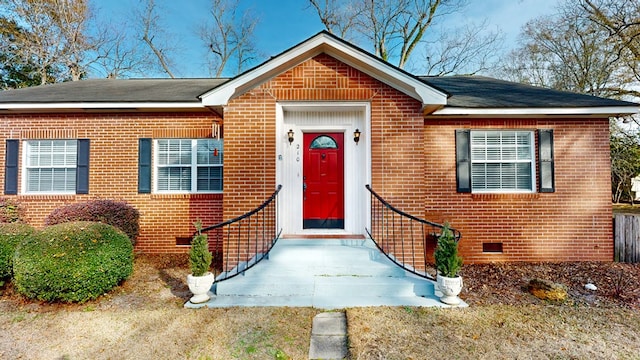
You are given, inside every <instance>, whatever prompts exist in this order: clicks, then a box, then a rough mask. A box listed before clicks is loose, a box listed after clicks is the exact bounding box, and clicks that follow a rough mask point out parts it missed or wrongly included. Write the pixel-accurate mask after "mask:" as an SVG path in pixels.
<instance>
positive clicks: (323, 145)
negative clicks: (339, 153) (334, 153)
mask: <svg viewBox="0 0 640 360" xmlns="http://www.w3.org/2000/svg"><path fill="white" fill-rule="evenodd" d="M337 148H338V144H337V143H336V141H335V140H333V138H332V137H330V136H327V135H320V136H318V137H317V138H315V139H313V141H312V142H311V145H310V146H309V149H337Z"/></svg>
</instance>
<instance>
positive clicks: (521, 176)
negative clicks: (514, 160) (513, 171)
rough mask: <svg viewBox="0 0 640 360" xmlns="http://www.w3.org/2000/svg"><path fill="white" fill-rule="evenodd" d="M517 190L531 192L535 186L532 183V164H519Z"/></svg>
mask: <svg viewBox="0 0 640 360" xmlns="http://www.w3.org/2000/svg"><path fill="white" fill-rule="evenodd" d="M517 169H518V170H517V171H518V174H517V181H518V186H517V188H518V189H520V190H531V189H533V184H532V183H531V163H519V164H517Z"/></svg>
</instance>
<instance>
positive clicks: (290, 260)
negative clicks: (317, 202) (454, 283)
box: [185, 239, 467, 309]
mask: <svg viewBox="0 0 640 360" xmlns="http://www.w3.org/2000/svg"><path fill="white" fill-rule="evenodd" d="M434 285H435V283H434V282H433V281H429V280H426V279H423V278H420V277H418V276H415V275H413V274H410V273H408V272H406V271H404V270H402V269H401V268H399V267H398V266H396V265H395V264H393V263H392V262H391V261H390V260H389V259H387V258H386V256H385V255H384V254H382V253H381V252H380V251H379V250H378V249H377V247H376V246H375V244H374V243H373V241H371V240H370V239H366V240H365V239H346V240H345V239H339V240H338V239H331V240H324V239H323V240H316V239H314V240H310V239H280V240H279V241H278V243H277V244H276V245H275V246H274V248H273V249H272V251H271V253H270V254H269V259H268V260H263V261H261V262H260V263H258V264H257V265H256V266H254V267H253V268H251V269H249V270H248V271H247V272H246V273H245V275H241V276H237V277H235V278H232V279H229V280H226V281H222V282H220V283H219V284H216V285H214V287H215V288H214V289H212V290H213V291H214V292H216V293H217V295H216V296H213V297H212V298H211V300H210V301H209V302H207V303H205V304H191V303H189V302H187V303H186V304H185V307H189V308H195V307H202V306H208V307H232V306H290V307H315V308H321V309H341V308H348V307H363V306H384V305H388V306H438V307H449V306H448V305H445V304H443V303H441V302H440V299H439V298H438V297H437V296H436V293H435V287H434ZM460 306H467V304H466V303H464V302H462V303H461V305H460Z"/></svg>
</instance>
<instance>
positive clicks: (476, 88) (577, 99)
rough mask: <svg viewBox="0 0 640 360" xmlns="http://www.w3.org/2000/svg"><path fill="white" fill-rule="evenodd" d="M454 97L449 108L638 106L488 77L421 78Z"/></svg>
mask: <svg viewBox="0 0 640 360" xmlns="http://www.w3.org/2000/svg"><path fill="white" fill-rule="evenodd" d="M420 79H421V80H422V81H424V82H426V83H427V84H429V85H431V86H433V87H435V88H438V89H440V90H442V91H444V92H446V93H448V94H449V95H450V97H449V98H448V99H447V106H452V107H462V108H479V109H482V108H576V107H606V106H637V104H634V103H631V102H627V101H619V100H612V99H605V98H600V97H596V96H591V95H584V94H576V93H571V92H566V91H558V90H552V89H547V88H542V87H535V86H530V85H524V84H519V83H513V82H509V81H504V80H498V79H493V78H489V77H484V76H441V77H420Z"/></svg>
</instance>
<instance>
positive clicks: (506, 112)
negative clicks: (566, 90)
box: [431, 106, 640, 117]
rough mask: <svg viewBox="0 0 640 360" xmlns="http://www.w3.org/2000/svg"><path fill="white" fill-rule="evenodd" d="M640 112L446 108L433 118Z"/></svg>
mask: <svg viewBox="0 0 640 360" xmlns="http://www.w3.org/2000/svg"><path fill="white" fill-rule="evenodd" d="M638 112H640V107H638V106H600V107H571V108H560V107H550V108H464V107H448V106H447V107H444V108H442V109H439V110H436V111H434V112H433V113H431V116H478V117H487V116H498V117H499V116H593V115H599V116H609V117H613V116H625V115H632V114H636V113H638Z"/></svg>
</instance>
